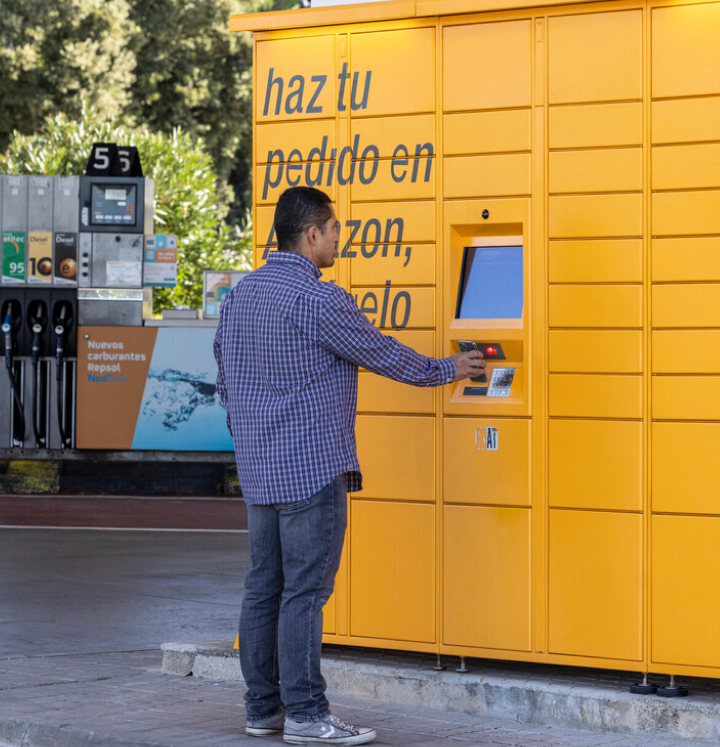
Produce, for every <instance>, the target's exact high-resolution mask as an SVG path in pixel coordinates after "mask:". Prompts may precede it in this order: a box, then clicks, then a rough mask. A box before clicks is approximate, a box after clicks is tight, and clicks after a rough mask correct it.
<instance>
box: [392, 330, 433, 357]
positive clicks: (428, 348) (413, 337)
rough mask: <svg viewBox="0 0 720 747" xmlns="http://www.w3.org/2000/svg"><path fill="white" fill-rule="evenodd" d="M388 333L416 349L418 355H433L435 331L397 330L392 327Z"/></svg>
mask: <svg viewBox="0 0 720 747" xmlns="http://www.w3.org/2000/svg"><path fill="white" fill-rule="evenodd" d="M386 334H389V335H390V337H394V338H395V339H396V340H397V341H398V342H401V343H402V344H403V345H407V346H408V347H410V348H412V349H413V350H416V351H417V352H418V353H420V355H427V356H428V357H430V358H432V357H434V356H435V333H434V332H432V331H430V330H416V329H412V330H398V329H394V330H392V332H390V333H386Z"/></svg>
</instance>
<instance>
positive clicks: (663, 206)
mask: <svg viewBox="0 0 720 747" xmlns="http://www.w3.org/2000/svg"><path fill="white" fill-rule="evenodd" d="M652 232H653V235H654V236H689V235H692V234H703V233H706V234H709V233H712V234H717V233H720V191H718V190H708V191H707V192H657V193H655V194H653V196H652Z"/></svg>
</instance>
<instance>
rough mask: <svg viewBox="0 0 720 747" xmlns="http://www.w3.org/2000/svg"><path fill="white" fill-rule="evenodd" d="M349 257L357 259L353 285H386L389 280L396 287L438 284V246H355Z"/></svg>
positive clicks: (352, 271) (352, 262)
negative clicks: (436, 281) (436, 278)
mask: <svg viewBox="0 0 720 747" xmlns="http://www.w3.org/2000/svg"><path fill="white" fill-rule="evenodd" d="M386 246H387V249H386ZM350 252H352V254H350ZM348 256H351V257H353V258H352V259H351V260H350V278H351V280H350V282H351V283H352V284H353V285H385V281H386V280H392V283H393V285H434V284H435V244H420V245H415V246H398V245H397V244H392V243H391V244H389V245H385V244H363V245H361V246H359V247H352V248H351V249H350V250H349V252H348Z"/></svg>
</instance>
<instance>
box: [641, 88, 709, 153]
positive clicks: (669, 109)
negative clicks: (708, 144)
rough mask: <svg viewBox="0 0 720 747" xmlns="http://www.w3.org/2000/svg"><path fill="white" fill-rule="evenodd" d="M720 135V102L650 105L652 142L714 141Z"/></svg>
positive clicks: (697, 100) (689, 101)
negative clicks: (719, 133)
mask: <svg viewBox="0 0 720 747" xmlns="http://www.w3.org/2000/svg"><path fill="white" fill-rule="evenodd" d="M718 132H720V98H717V97H715V98H702V99H685V98H683V99H680V100H679V101H678V100H676V101H653V103H652V142H653V143H691V142H698V141H707V140H715V139H716V138H717V136H718Z"/></svg>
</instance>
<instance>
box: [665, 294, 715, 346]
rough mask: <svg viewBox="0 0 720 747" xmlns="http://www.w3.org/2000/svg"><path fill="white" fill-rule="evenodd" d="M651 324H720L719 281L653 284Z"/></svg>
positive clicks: (704, 325) (709, 325) (697, 325)
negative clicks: (717, 282)
mask: <svg viewBox="0 0 720 747" xmlns="http://www.w3.org/2000/svg"><path fill="white" fill-rule="evenodd" d="M652 324H653V327H720V284H716V283H712V284H707V285H706V284H704V283H702V284H700V283H693V284H687V285H679V284H678V285H675V284H673V285H654V286H653V289H652ZM688 352H692V351H688Z"/></svg>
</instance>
